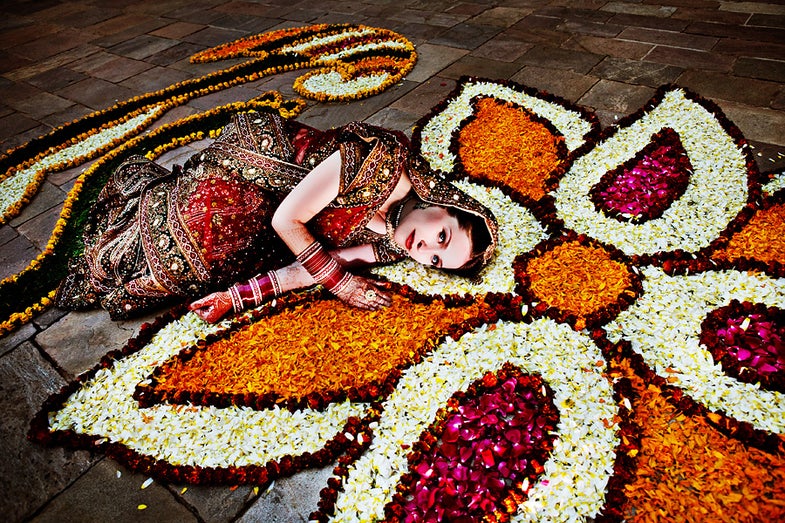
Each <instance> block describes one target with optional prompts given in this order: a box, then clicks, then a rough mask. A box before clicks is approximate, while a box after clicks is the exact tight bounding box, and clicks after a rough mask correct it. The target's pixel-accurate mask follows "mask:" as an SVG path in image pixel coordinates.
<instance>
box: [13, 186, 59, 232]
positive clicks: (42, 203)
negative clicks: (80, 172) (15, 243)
mask: <svg viewBox="0 0 785 523" xmlns="http://www.w3.org/2000/svg"><path fill="white" fill-rule="evenodd" d="M63 201H65V193H64V192H63V191H61V190H60V189H59V188H58V187H56V186H54V185H52V184H51V183H49V182H48V181H45V182H44V183H42V184H41V186H40V187H39V189H38V192H37V193H36V195H35V196H34V197H33V199H32V200H31V201H30V203H28V204H27V206H26V207H25V208H24V209H23V210H22V212H21V213H20V214H19V216H17V217H16V218H14V219H13V220H11V222H10V223H9V225H11V226H12V227H19V226H21V225H22V224H23V223H25V222H28V221H30V220H32V219H33V218H36V217H37V216H39V215H41V214H42V213H45V212H48V211H49V210H50V209H52V208H53V207H55V206H59V205H62V203H63Z"/></svg>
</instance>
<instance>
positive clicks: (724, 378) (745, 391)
mask: <svg viewBox="0 0 785 523" xmlns="http://www.w3.org/2000/svg"><path fill="white" fill-rule="evenodd" d="M642 272H643V276H644V280H643V283H644V291H643V295H642V296H640V297H639V298H638V300H637V301H636V302H635V303H634V304H633V305H632V306H631V307H630V308H629V309H627V310H626V311H623V312H621V313H620V314H619V316H618V317H617V318H616V319H615V320H614V321H612V322H611V323H609V324H608V325H607V326H606V329H607V331H608V337H609V338H610V339H611V340H613V341H619V340H621V339H622V338H623V339H624V340H627V341H629V342H630V343H631V344H632V349H633V350H634V351H635V352H637V353H638V354H640V355H642V356H643V359H644V360H645V362H646V363H647V364H648V365H649V367H651V369H652V370H654V372H656V373H657V374H658V375H660V376H662V377H664V378H666V379H667V380H668V381H669V382H670V383H672V384H674V385H675V386H677V387H679V388H681V389H682V390H684V391H685V393H686V394H688V395H689V396H690V397H692V398H693V399H694V400H695V401H697V402H699V403H702V404H703V405H704V406H706V407H707V408H708V409H709V410H712V411H715V412H718V411H721V412H724V413H725V414H727V415H728V416H731V417H733V418H735V419H736V420H738V421H744V422H748V423H751V424H752V425H753V426H754V427H756V428H758V429H761V430H766V431H770V432H774V433H779V434H785V394H782V393H779V392H774V391H766V390H760V389H759V388H758V387H756V386H755V385H753V384H750V383H742V382H740V381H738V380H736V379H735V378H733V377H731V376H728V375H727V374H726V373H725V372H723V370H722V367H721V366H720V365H719V364H718V363H716V362H715V361H714V359H713V358H712V356H711V353H710V352H709V351H708V350H707V348H706V347H705V346H704V345H701V343H700V334H701V323H702V322H703V320H704V319H705V318H706V317H707V316H708V315H709V314H710V313H711V312H712V311H714V310H716V309H718V308H720V307H725V306H727V305H728V304H729V303H730V302H731V300H734V299H735V300H738V301H749V302H752V303H762V304H765V305H767V306H769V307H779V308H783V307H785V281H783V279H781V278H780V279H777V278H771V277H768V276H765V275H762V274H755V273H752V272H750V273H747V272H741V271H736V270H725V271H709V272H702V273H698V274H692V275H688V276H668V275H667V274H665V272H663V271H662V270H660V269H658V268H655V267H647V268H645V269H643V271H642Z"/></svg>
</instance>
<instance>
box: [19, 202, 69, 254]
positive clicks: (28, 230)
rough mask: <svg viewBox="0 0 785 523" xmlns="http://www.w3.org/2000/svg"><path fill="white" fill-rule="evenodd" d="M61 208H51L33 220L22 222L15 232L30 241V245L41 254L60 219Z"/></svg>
mask: <svg viewBox="0 0 785 523" xmlns="http://www.w3.org/2000/svg"><path fill="white" fill-rule="evenodd" d="M61 208H62V206H57V207H52V208H51V209H49V210H47V211H45V212H42V213H41V214H39V215H38V216H36V217H35V218H33V219H31V220H28V221H26V222H24V223H23V224H21V225H20V226H19V227H18V228H17V230H18V231H19V233H20V234H22V235H23V236H24V237H25V238H27V239H28V240H30V243H32V244H33V245H35V247H36V249H37V250H38V251H39V252H43V251H44V249H46V245H47V244H48V243H49V239H50V238H51V237H52V232H53V231H54V228H55V225H56V224H57V220H59V219H60V211H61Z"/></svg>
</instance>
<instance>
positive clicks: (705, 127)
mask: <svg viewBox="0 0 785 523" xmlns="http://www.w3.org/2000/svg"><path fill="white" fill-rule="evenodd" d="M666 128H670V129H672V130H673V131H674V132H675V133H676V134H678V137H679V139H680V141H681V143H682V145H683V146H684V149H685V151H686V152H687V154H688V156H689V160H690V163H691V164H692V166H693V169H694V172H693V173H692V176H690V182H689V185H688V187H687V189H686V191H685V192H684V194H682V196H681V197H680V198H679V199H678V200H676V201H674V202H673V203H672V204H671V205H670V206H669V207H668V208H667V209H666V210H665V211H664V212H663V214H662V216H660V217H659V218H656V219H652V220H647V221H645V222H643V223H630V222H620V221H618V220H616V219H614V218H612V217H610V216H607V215H605V214H604V213H603V212H601V211H598V210H597V209H596V208H595V206H594V203H593V202H592V198H591V189H592V187H594V186H595V185H596V184H598V183H599V182H600V180H601V179H602V177H603V176H604V175H605V173H606V172H608V171H610V170H613V169H616V168H617V167H619V166H620V165H621V164H623V163H624V162H626V161H628V160H630V159H631V158H634V157H635V155H636V154H638V153H639V151H642V150H644V149H645V148H646V147H647V146H649V144H650V143H651V140H652V137H653V136H654V135H655V134H657V133H659V132H660V131H662V130H663V129H666ZM747 187H748V171H747V164H746V156H745V152H744V151H743V150H742V149H741V148H740V147H739V146H738V145H737V144H736V142H735V140H734V138H733V137H732V136H731V135H730V134H729V133H728V132H727V131H726V129H725V128H724V127H723V125H722V124H721V123H720V122H719V121H718V119H717V118H716V117H715V115H714V114H713V113H712V112H710V111H709V110H707V109H706V108H705V107H704V106H703V105H701V104H700V103H698V102H696V101H694V100H692V99H690V98H689V97H687V96H686V95H685V93H684V91H682V90H681V89H674V90H671V91H667V92H665V93H664V94H663V97H662V100H660V101H659V103H658V104H657V105H656V106H655V107H654V108H653V109H650V110H649V111H647V112H645V113H643V114H642V115H641V116H640V117H639V118H637V119H636V120H635V121H633V122H632V123H630V124H629V125H627V126H625V127H621V128H619V129H618V131H617V132H616V133H615V134H613V135H612V136H610V137H608V138H607V139H605V140H604V141H602V142H601V143H599V144H597V145H596V146H595V147H594V148H593V149H591V150H590V151H589V152H588V153H586V154H585V155H583V156H581V157H580V158H578V159H576V160H575V161H574V162H573V164H572V166H571V167H570V169H569V171H568V172H567V173H566V174H565V175H564V177H563V178H562V179H561V181H560V183H559V188H558V189H557V190H556V191H554V193H553V195H554V197H555V198H556V209H557V215H558V216H559V218H561V219H562V220H563V221H564V225H565V227H567V228H570V229H573V230H575V231H576V232H578V233H582V234H587V235H589V236H591V237H592V238H595V239H597V240H600V241H601V242H603V243H608V244H611V245H614V246H616V247H617V248H619V249H621V250H622V251H623V252H624V253H625V254H628V255H630V256H632V255H636V254H654V253H658V252H661V251H674V250H677V249H682V250H684V251H687V252H696V251H699V250H700V249H702V248H704V247H707V246H708V245H709V244H710V243H711V241H712V240H714V239H716V238H717V237H719V235H720V233H721V232H722V231H723V230H724V229H725V228H726V227H727V226H728V223H730V222H731V220H733V219H734V218H735V217H736V215H737V214H738V213H739V212H740V211H741V210H742V208H743V207H744V205H745V204H746V203H747V198H748V188H747Z"/></svg>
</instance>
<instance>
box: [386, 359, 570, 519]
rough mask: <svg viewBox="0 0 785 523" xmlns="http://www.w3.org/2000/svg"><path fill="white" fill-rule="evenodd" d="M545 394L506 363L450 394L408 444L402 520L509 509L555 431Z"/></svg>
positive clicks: (478, 515) (538, 468)
mask: <svg viewBox="0 0 785 523" xmlns="http://www.w3.org/2000/svg"><path fill="white" fill-rule="evenodd" d="M558 417H559V416H558V413H557V411H556V407H555V406H554V405H553V394H552V392H551V391H549V390H548V389H547V387H546V386H545V385H544V383H543V381H542V379H540V378H539V377H537V376H531V375H524V374H522V373H521V372H520V371H519V370H517V369H512V368H510V367H509V366H507V367H505V368H504V369H502V370H501V371H500V372H499V373H497V374H491V373H488V374H486V375H485V376H484V377H483V379H482V380H479V381H478V382H476V383H475V384H474V385H473V386H472V387H470V388H469V390H468V391H467V393H466V394H459V395H457V397H456V398H453V399H452V400H451V401H450V406H448V408H447V409H445V411H444V412H443V413H442V415H441V416H439V418H440V421H438V422H437V423H436V424H435V425H434V426H432V427H431V430H430V431H428V432H426V433H425V435H424V436H423V438H422V439H421V440H420V441H419V442H418V443H417V444H416V445H415V453H414V454H413V455H412V457H411V458H410V469H409V470H410V476H409V481H408V482H406V483H408V484H407V485H406V486H405V488H404V492H405V494H404V496H403V499H402V500H401V503H400V504H399V505H398V507H399V510H400V508H402V509H403V512H404V513H405V518H404V519H405V521H480V520H481V519H482V517H483V516H486V515H490V514H494V513H497V514H498V513H505V512H514V511H515V509H516V508H517V505H518V504H519V503H520V501H521V500H522V499H523V498H524V496H525V493H526V490H528V485H530V484H534V482H535V481H536V479H537V477H538V476H539V475H540V474H541V473H542V472H543V470H544V468H543V464H544V463H545V461H546V460H547V457H548V454H549V452H550V450H551V448H552V445H553V440H554V438H555V434H554V432H553V431H554V429H555V427H556V423H557V421H558Z"/></svg>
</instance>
